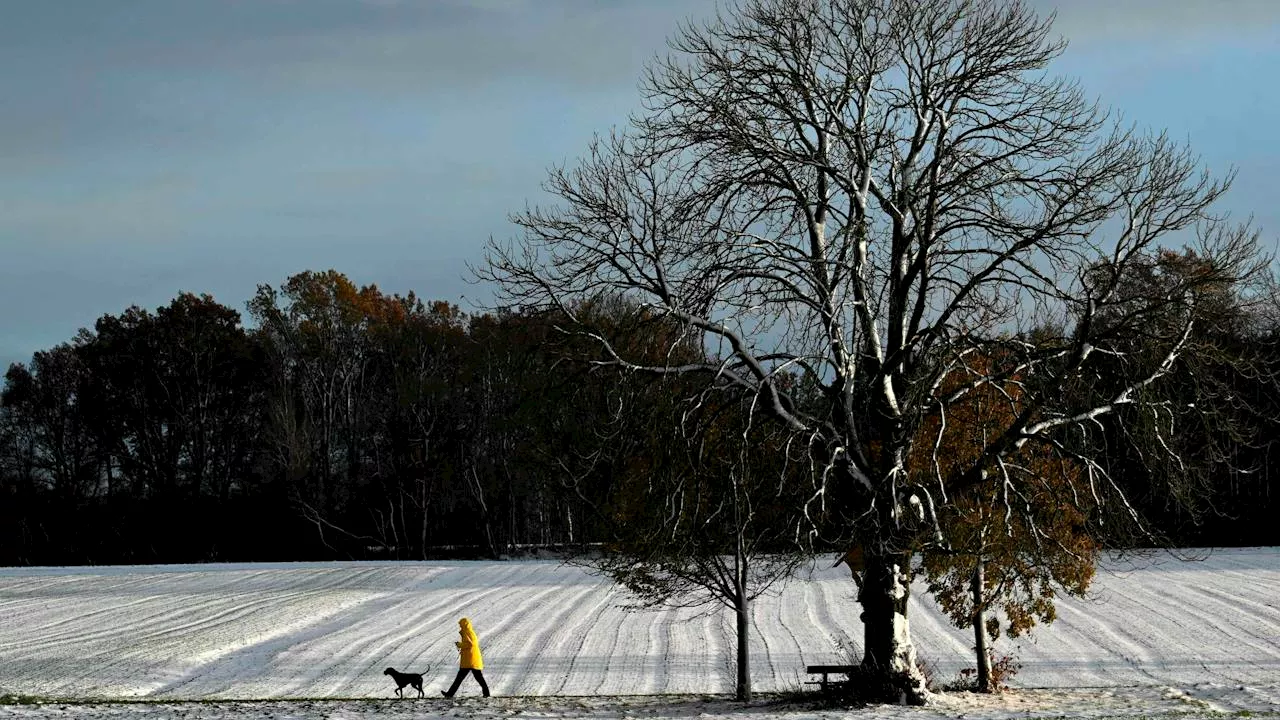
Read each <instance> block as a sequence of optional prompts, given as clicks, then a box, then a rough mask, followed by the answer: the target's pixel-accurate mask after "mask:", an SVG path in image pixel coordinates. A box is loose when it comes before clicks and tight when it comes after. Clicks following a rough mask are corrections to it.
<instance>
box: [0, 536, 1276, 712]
mask: <svg viewBox="0 0 1280 720" xmlns="http://www.w3.org/2000/svg"><path fill="white" fill-rule="evenodd" d="M829 564H830V563H820V564H819V565H818V567H817V568H815V569H813V570H812V576H811V577H806V578H803V579H798V580H794V581H792V582H790V583H789V584H787V585H786V586H785V587H784V588H783V589H782V590H781V592H780V593H779V594H778V595H776V596H770V597H765V598H762V599H761V600H759V601H758V602H757V603H756V605H755V609H754V615H755V618H754V626H753V628H752V629H753V632H754V633H756V636H755V639H754V642H753V646H752V676H753V681H754V684H755V687H756V689H757V690H759V691H764V692H773V691H783V692H785V691H789V690H799V689H801V688H802V687H805V686H803V685H802V683H803V682H804V681H805V680H807V679H808V678H807V677H806V676H805V674H804V672H803V671H804V666H805V665H807V664H819V663H835V662H844V661H846V658H845V657H843V656H842V654H841V651H840V649H839V647H840V646H841V645H842V644H845V643H847V642H848V641H849V640H854V641H856V640H858V639H859V638H860V637H861V625H860V622H859V620H858V612H859V609H858V607H857V605H856V604H855V603H854V601H853V595H854V586H853V583H852V581H851V580H850V579H849V576H848V571H847V570H846V569H845V568H844V567H843V566H841V567H837V568H830V567H827V566H828V565H829ZM628 601H629V598H628V597H627V596H626V595H625V594H624V593H623V592H621V591H620V590H618V589H617V588H616V587H615V586H613V585H612V584H611V583H610V582H608V581H607V580H605V579H602V578H599V577H596V576H592V575H590V574H588V573H587V572H586V571H584V570H582V569H580V568H576V567H571V566H565V565H561V564H559V563H556V562H552V561H513V562H352V563H280V564H238V565H236V564H220V565H175V566H130V567H88V568H0V694H4V693H12V694H19V695H29V696H38V697H42V698H54V699H56V700H54V701H47V702H44V703H42V704H39V705H0V718H9V717H14V718H46V717H84V718H107V717H115V718H126V719H128V718H135V717H142V716H146V717H156V718H160V717H174V718H178V717H181V718H213V717H249V716H254V717H261V718H294V717H296V718H319V717H325V718H356V717H364V716H366V715H367V716H371V717H372V716H375V715H376V716H377V717H380V718H391V719H392V720H395V719H397V718H409V717H423V716H426V717H450V718H452V717H457V718H464V717H465V718H477V719H480V720H484V719H485V718H498V717H504V718H505V717H509V716H512V715H520V716H522V717H525V718H535V719H536V718H557V719H558V718H577V717H608V718H613V719H616V720H624V719H626V718H633V717H642V716H643V717H653V718H689V717H705V718H721V717H725V718H728V717H745V716H744V712H745V713H746V714H747V715H746V716H749V717H750V718H751V719H752V720H779V719H781V718H785V719H786V720H791V719H792V718H811V717H812V718H837V717H841V718H843V717H848V716H849V714H850V713H849V712H847V711H844V712H841V711H819V710H814V709H812V708H811V707H806V706H804V705H787V704H785V703H783V702H782V701H780V700H778V699H777V698H766V699H763V700H761V701H758V702H757V703H755V704H754V705H753V706H752V707H750V708H747V709H744V708H743V707H742V706H741V705H740V704H736V703H732V702H729V701H727V700H726V699H725V698H724V697H723V695H725V694H728V693H730V692H731V691H732V688H733V669H732V665H731V662H732V658H733V618H732V616H731V614H730V613H728V612H721V611H719V610H713V611H710V612H708V611H696V610H688V609H680V610H662V611H635V610H629V609H627V607H626V605H627V604H628ZM911 602H912V608H911V626H912V634H913V637H914V640H915V642H916V646H917V651H918V653H919V655H920V657H921V658H922V659H924V660H925V661H927V662H929V663H932V664H933V665H934V666H935V668H936V675H937V677H938V678H939V679H941V680H948V679H950V678H953V677H954V676H955V675H956V674H957V673H958V671H959V670H960V669H961V668H963V667H967V666H969V665H971V664H972V660H971V656H970V654H969V653H971V650H970V649H969V648H970V644H971V640H970V638H969V632H968V631H961V630H957V629H955V628H953V627H951V626H950V625H949V623H948V622H947V620H946V618H945V617H944V616H943V615H941V614H940V613H939V612H938V610H937V608H936V607H935V606H934V605H933V604H932V602H931V601H930V600H929V599H928V598H927V597H925V596H924V594H923V593H922V592H921V588H920V587H916V588H914V593H913V597H912V601H911ZM1058 607H1059V616H1060V617H1059V620H1058V621H1057V622H1056V623H1054V624H1053V625H1051V626H1049V627H1047V628H1043V629H1040V630H1038V631H1037V632H1036V634H1035V635H1034V636H1033V638H1032V639H1030V640H1028V641H1022V642H1019V643H1016V644H1012V643H1010V642H1009V641H1008V640H1002V641H1000V642H998V643H997V645H996V647H997V650H998V651H1000V650H1008V649H1009V648H1011V647H1014V646H1015V645H1016V653H1017V657H1018V660H1019V662H1020V663H1021V665H1022V669H1021V672H1020V673H1019V674H1018V676H1017V678H1016V679H1015V681H1014V684H1015V686H1017V687H1018V688H1019V689H1018V691H1017V692H1013V693H1007V694H1004V695H998V696H994V697H992V696H978V695H971V694H967V693H947V694H944V695H939V696H937V697H935V700H934V703H933V704H932V705H931V706H930V707H927V708H877V709H876V710H875V711H874V714H875V716H876V717H887V718H895V719H897V718H901V719H903V720H905V719H907V718H912V719H915V718H919V719H921V720H924V719H925V718H928V719H930V720H933V719H935V718H944V717H945V718H957V717H964V718H990V719H991V720H1008V719H1009V718H1015V717H1018V718H1021V717H1046V718H1048V717H1062V716H1069V717H1117V716H1137V715H1143V716H1150V715H1157V714H1177V717H1179V718H1185V717H1191V718H1194V717H1220V716H1221V714H1223V713H1240V714H1245V713H1251V714H1253V716H1255V717H1257V716H1260V715H1265V716H1275V717H1280V548H1253V549H1238V550H1218V551H1215V552H1213V553H1211V554H1209V556H1208V557H1207V559H1204V560H1202V561H1197V562H1184V561H1178V560H1175V559H1173V558H1170V557H1168V556H1153V557H1150V558H1144V559H1142V560H1140V561H1136V562H1135V561H1119V560H1112V561H1109V562H1107V563H1106V564H1105V565H1104V567H1103V569H1102V570H1101V572H1100V574H1099V576H1098V578H1097V580H1096V582H1095V586H1094V590H1093V592H1092V593H1091V594H1090V596H1089V597H1088V598H1085V599H1082V600H1077V599H1063V600H1060V601H1059V604H1058ZM463 616H466V617H470V618H471V620H472V623H473V624H474V625H475V627H476V630H477V632H478V633H479V635H480V640H481V646H482V648H483V649H484V654H485V677H486V678H487V679H488V681H489V684H490V686H491V687H492V688H493V692H494V694H495V695H496V696H497V697H494V698H490V699H487V700H486V699H481V698H479V697H478V695H479V689H478V687H477V686H476V685H475V683H474V681H473V680H470V679H468V680H466V681H464V683H463V685H462V690H461V691H460V693H459V695H460V696H466V697H465V698H463V699H461V700H454V701H448V700H444V699H443V698H440V697H439V689H440V688H443V687H445V686H447V683H448V681H449V680H451V679H452V676H453V674H454V672H455V670H456V667H457V655H456V650H455V648H454V645H453V642H454V640H456V639H457V620H458V618H459V617H463ZM388 666H391V667H395V668H396V669H398V670H401V671H405V672H424V673H427V674H428V675H429V677H428V681H427V688H426V689H427V692H428V698H427V699H423V700H418V699H414V700H408V699H406V700H397V699H395V698H394V690H395V686H394V684H393V683H392V682H391V680H390V679H389V678H387V677H385V676H384V675H383V674H382V671H383V668H385V667H388ZM407 695H408V693H407ZM715 695H720V696H721V697H713V696H715ZM432 696H434V697H432ZM513 696H514V697H513ZM104 700H105V701H111V702H100V701H104ZM122 701H134V702H122ZM193 701H200V702H193ZM215 701H216V702H215Z"/></svg>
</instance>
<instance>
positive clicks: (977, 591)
mask: <svg viewBox="0 0 1280 720" xmlns="http://www.w3.org/2000/svg"><path fill="white" fill-rule="evenodd" d="M983 569H984V565H983V562H982V556H981V555H979V556H978V565H977V567H976V568H974V571H973V582H972V583H971V585H970V592H971V593H973V651H974V652H975V653H976V654H977V656H978V692H984V693H989V692H991V656H990V654H988V651H987V618H986V613H985V612H984V610H985V608H984V606H983V603H982V587H983V585H985V584H986V583H985V580H984V577H983V574H984V573H983Z"/></svg>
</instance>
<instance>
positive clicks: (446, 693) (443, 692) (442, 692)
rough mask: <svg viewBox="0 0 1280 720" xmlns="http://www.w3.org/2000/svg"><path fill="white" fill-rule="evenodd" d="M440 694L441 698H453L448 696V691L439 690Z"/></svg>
mask: <svg viewBox="0 0 1280 720" xmlns="http://www.w3.org/2000/svg"><path fill="white" fill-rule="evenodd" d="M440 694H441V695H443V696H445V697H447V698H451V697H453V696H452V695H450V694H449V691H447V690H441V691H440Z"/></svg>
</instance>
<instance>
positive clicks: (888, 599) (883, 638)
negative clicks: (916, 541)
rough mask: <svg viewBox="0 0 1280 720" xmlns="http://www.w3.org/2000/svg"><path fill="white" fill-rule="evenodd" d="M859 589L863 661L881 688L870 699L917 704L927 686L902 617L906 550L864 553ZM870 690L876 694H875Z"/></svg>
mask: <svg viewBox="0 0 1280 720" xmlns="http://www.w3.org/2000/svg"><path fill="white" fill-rule="evenodd" d="M865 562H866V571H865V572H864V573H863V581H862V590H861V592H860V593H859V594H858V599H859V602H861V604H862V623H863V645H864V648H865V654H864V656H863V660H862V662H863V665H864V666H865V667H866V669H867V670H869V671H871V672H873V673H878V674H880V675H881V677H882V679H883V681H884V682H883V692H882V693H873V697H871V698H870V699H872V700H878V701H880V702H892V703H899V704H910V705H922V704H924V701H925V697H926V696H927V695H928V690H927V689H926V688H925V678H924V674H923V673H922V672H921V671H920V668H919V666H918V665H917V664H916V650H915V646H914V645H912V644H911V629H910V625H909V623H908V621H907V601H908V600H909V599H910V597H911V564H910V563H911V556H910V555H907V554H879V553H869V554H867V555H866V557H865ZM875 694H880V695H882V696H881V697H875V696H874V695H875Z"/></svg>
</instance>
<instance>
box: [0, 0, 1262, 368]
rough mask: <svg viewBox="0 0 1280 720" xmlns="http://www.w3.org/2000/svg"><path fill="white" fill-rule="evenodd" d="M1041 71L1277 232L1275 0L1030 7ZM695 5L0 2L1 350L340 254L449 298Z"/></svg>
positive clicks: (398, 284)
mask: <svg viewBox="0 0 1280 720" xmlns="http://www.w3.org/2000/svg"><path fill="white" fill-rule="evenodd" d="M1030 2H1031V3H1032V4H1033V5H1034V6H1036V7H1037V8H1038V9H1041V10H1044V11H1053V10H1056V11H1057V13H1058V15H1057V23H1056V25H1055V31H1056V32H1058V33H1060V34H1062V35H1063V36H1065V37H1067V38H1068V39H1069V40H1070V41H1071V45H1070V47H1069V49H1068V50H1067V52H1066V54H1065V55H1064V57H1063V58H1061V59H1060V60H1059V61H1058V63H1057V64H1056V66H1055V70H1056V71H1057V72H1059V73H1061V74H1063V75H1066V76H1069V77H1074V78H1077V79H1079V80H1080V82H1081V83H1082V85H1083V86H1084V88H1085V89H1086V91H1087V92H1089V93H1090V94H1092V95H1095V96H1097V97H1098V98H1099V99H1100V100H1101V101H1102V102H1103V103H1104V104H1107V105H1109V106H1112V107H1114V108H1115V109H1116V110H1118V111H1120V112H1121V113H1122V114H1123V117H1124V118H1125V119H1127V120H1131V121H1133V122H1134V123H1136V124H1137V125H1138V126H1140V127H1149V128H1154V129H1167V130H1168V131H1169V133H1170V135H1171V136H1172V137H1173V138H1174V139H1177V140H1180V141H1187V142H1189V143H1190V144H1191V145H1192V146H1193V148H1194V149H1195V150H1196V152H1198V153H1199V154H1200V155H1201V157H1202V159H1203V161H1204V163H1205V164H1206V165H1207V166H1208V167H1209V168H1210V169H1211V170H1212V171H1214V172H1218V173H1221V172H1225V171H1227V170H1228V169H1230V168H1233V167H1234V168H1235V169H1236V170H1237V171H1238V178H1237V181H1236V185H1235V188H1234V190H1233V191H1232V192H1231V194H1230V195H1229V196H1228V197H1227V198H1226V199H1225V200H1224V201H1223V202H1222V205H1221V207H1222V208H1223V209H1227V210H1230V211H1232V212H1233V213H1235V214H1237V215H1240V216H1247V215H1250V214H1252V215H1253V216H1254V218H1255V221H1256V223H1257V224H1258V225H1259V226H1260V227H1261V228H1262V230H1263V232H1264V237H1265V238H1267V239H1268V241H1269V242H1271V243H1273V244H1274V242H1275V239H1276V238H1277V237H1280V209H1278V208H1277V204H1276V202H1275V200H1276V191H1275V188H1276V185H1275V184H1274V181H1273V178H1275V177H1277V175H1280V172H1278V171H1280V133H1277V128H1280V93H1277V92H1276V88H1277V80H1276V79H1275V78H1277V77H1280V1H1277V0H1030ZM714 7H715V5H714V1H713V0H114V1H112V2H103V1H102V0H0V18H3V19H2V20H0V367H4V366H7V365H8V363H10V362H15V361H26V360H28V359H29V358H30V356H31V353H33V352H34V351H36V350H41V349H47V348H50V347H53V346H54V345H56V344H58V343H61V342H65V341H67V340H69V339H71V338H72V337H73V336H74V335H75V333H76V331H77V330H78V329H79V328H81V327H90V326H92V324H93V322H94V320H95V319H97V318H98V317H100V316H102V315H103V314H107V313H111V314H116V313H119V312H121V311H123V310H124V309H125V308H127V307H129V306H130V305H139V306H142V307H146V308H152V309H154V308H155V307H158V306H161V305H165V304H167V303H168V302H169V301H170V300H171V299H172V298H173V297H174V296H175V295H177V294H178V293H179V292H182V291H189V292H196V293H209V294H211V295H212V296H213V297H214V298H215V299H216V300H218V301H219V302H222V303H223V304H226V305H228V306H231V307H233V308H236V309H237V310H240V311H242V312H243V309H244V303H245V301H247V300H248V299H249V297H250V296H251V295H252V294H253V292H254V289H255V288H256V286H257V285H259V284H269V285H279V284H280V283H282V282H283V281H284V280H285V279H286V278H287V277H289V276H290V275H292V274H294V273H297V272H301V271H303V270H326V269H329V268H333V269H336V270H338V271H340V272H343V273H345V274H346V275H347V276H348V277H350V278H351V279H352V280H353V281H354V282H355V283H357V284H359V285H364V284H370V283H374V284H377V285H378V286H379V287H380V288H381V289H382V290H384V291H386V292H397V293H405V292H408V291H410V290H412V291H414V292H416V293H417V294H418V295H419V296H421V297H424V298H427V299H442V300H448V301H451V302H455V303H458V304H460V305H461V306H462V307H463V308H464V309H475V308H478V307H482V306H483V305H484V304H485V303H486V302H487V301H488V300H489V299H490V298H491V296H492V291H491V290H490V289H489V288H487V287H485V286H483V285H477V284H475V283H474V282H473V281H471V280H469V277H470V274H469V272H468V270H467V265H468V263H470V264H473V265H474V264H477V263H479V262H481V261H482V258H483V247H484V244H485V243H486V242H487V241H488V240H489V238H491V237H493V238H497V239H499V240H503V239H508V238H510V237H513V236H514V234H515V230H514V229H513V227H512V226H511V225H510V223H509V221H508V216H509V214H510V213H511V212H513V211H519V210H521V209H522V208H524V207H525V205H526V203H537V202H539V201H540V200H543V199H544V197H543V196H542V195H541V190H540V184H541V183H542V181H543V180H544V179H545V177H546V171H547V169H548V168H549V167H551V166H553V165H556V164H561V163H571V162H573V161H574V160H575V159H576V158H577V157H579V155H580V154H581V152H582V151H583V150H584V149H585V147H586V145H587V143H588V141H589V140H590V138H591V136H592V134H593V133H595V132H600V131H607V130H608V129H609V128H610V127H613V126H617V125H621V124H623V123H625V121H626V117H627V114H628V113H629V112H631V111H634V110H636V109H637V108H638V102H639V95H638V93H637V90H636V80H637V78H638V77H639V73H640V71H641V69H642V67H643V65H644V63H645V62H646V61H647V60H648V59H649V58H651V57H652V56H653V55H654V54H655V53H658V52H662V51H664V49H665V44H664V42H665V38H666V37H667V36H669V35H670V33H671V32H672V30H674V29H675V28H676V26H677V24H678V23H679V22H680V21H682V20H684V19H686V18H689V17H694V18H697V17H702V16H705V15H707V14H708V13H710V12H711V11H712V10H713V9H714Z"/></svg>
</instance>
